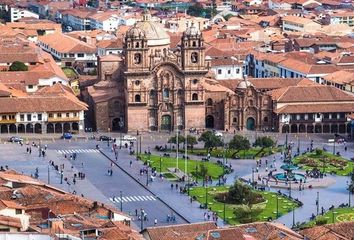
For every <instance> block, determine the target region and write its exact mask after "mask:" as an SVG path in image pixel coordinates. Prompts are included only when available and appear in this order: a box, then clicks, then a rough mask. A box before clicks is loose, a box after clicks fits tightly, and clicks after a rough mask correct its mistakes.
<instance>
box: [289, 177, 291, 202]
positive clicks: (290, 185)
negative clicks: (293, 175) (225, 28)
mask: <svg viewBox="0 0 354 240" xmlns="http://www.w3.org/2000/svg"><path fill="white" fill-rule="evenodd" d="M289 198H291V179H289Z"/></svg>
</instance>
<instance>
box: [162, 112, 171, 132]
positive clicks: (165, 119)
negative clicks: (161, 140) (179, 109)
mask: <svg viewBox="0 0 354 240" xmlns="http://www.w3.org/2000/svg"><path fill="white" fill-rule="evenodd" d="M161 130H165V131H171V130H172V120H171V116H170V115H163V116H162V117H161Z"/></svg>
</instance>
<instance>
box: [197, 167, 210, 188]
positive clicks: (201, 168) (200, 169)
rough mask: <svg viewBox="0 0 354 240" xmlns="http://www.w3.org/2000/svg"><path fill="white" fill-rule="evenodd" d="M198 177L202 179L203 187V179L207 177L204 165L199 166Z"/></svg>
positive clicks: (206, 169)
mask: <svg viewBox="0 0 354 240" xmlns="http://www.w3.org/2000/svg"><path fill="white" fill-rule="evenodd" d="M199 175H200V176H201V177H202V178H203V186H204V183H205V178H206V176H207V175H208V168H207V167H206V166H205V164H204V163H202V164H200V167H199Z"/></svg>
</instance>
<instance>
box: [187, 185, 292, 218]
mask: <svg viewBox="0 0 354 240" xmlns="http://www.w3.org/2000/svg"><path fill="white" fill-rule="evenodd" d="M226 191H228V187H223V186H222V187H208V207H209V208H211V210H212V211H214V212H216V213H217V214H218V216H219V217H220V218H222V219H223V218H224V211H223V210H224V204H223V203H221V202H217V201H216V200H215V196H216V195H217V194H218V193H222V192H226ZM259 193H261V194H262V195H263V197H264V198H265V199H266V201H265V202H263V203H258V204H256V205H261V206H262V207H263V208H264V210H263V211H262V212H261V214H260V215H258V217H257V219H255V220H254V221H267V220H268V218H269V217H271V218H272V219H275V218H276V209H277V207H276V196H278V194H276V193H273V192H262V191H260V192H259ZM190 195H191V196H195V197H196V198H197V200H198V202H200V203H201V204H205V199H206V189H205V188H204V187H196V188H191V189H190ZM235 206H237V205H233V204H226V205H225V209H226V211H225V217H226V221H227V222H228V223H229V224H238V223H240V222H239V221H238V219H236V218H235V215H234V213H233V211H234V207H235ZM294 207H295V208H296V207H298V205H297V204H296V203H295V202H293V201H292V200H290V199H288V198H284V197H282V196H279V197H278V210H279V215H278V217H280V216H282V215H284V214H285V213H288V212H290V211H292V209H293V208H294Z"/></svg>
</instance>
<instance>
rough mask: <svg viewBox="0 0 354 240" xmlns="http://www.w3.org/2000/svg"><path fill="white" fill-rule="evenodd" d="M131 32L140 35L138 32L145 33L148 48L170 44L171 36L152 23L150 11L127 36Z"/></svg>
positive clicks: (145, 13) (146, 12)
mask: <svg viewBox="0 0 354 240" xmlns="http://www.w3.org/2000/svg"><path fill="white" fill-rule="evenodd" d="M131 31H132V34H138V31H140V32H143V33H144V36H145V38H146V40H147V45H148V46H161V45H169V44H170V36H169V35H168V34H167V33H166V31H165V30H164V29H163V28H162V27H161V26H159V25H158V24H157V23H154V22H153V21H151V15H150V13H149V12H148V11H145V12H144V14H143V20H142V21H140V22H137V23H136V24H135V25H134V26H133V27H132V28H130V29H129V30H128V32H127V35H128V34H130V32H131ZM128 36H129V35H128Z"/></svg>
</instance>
